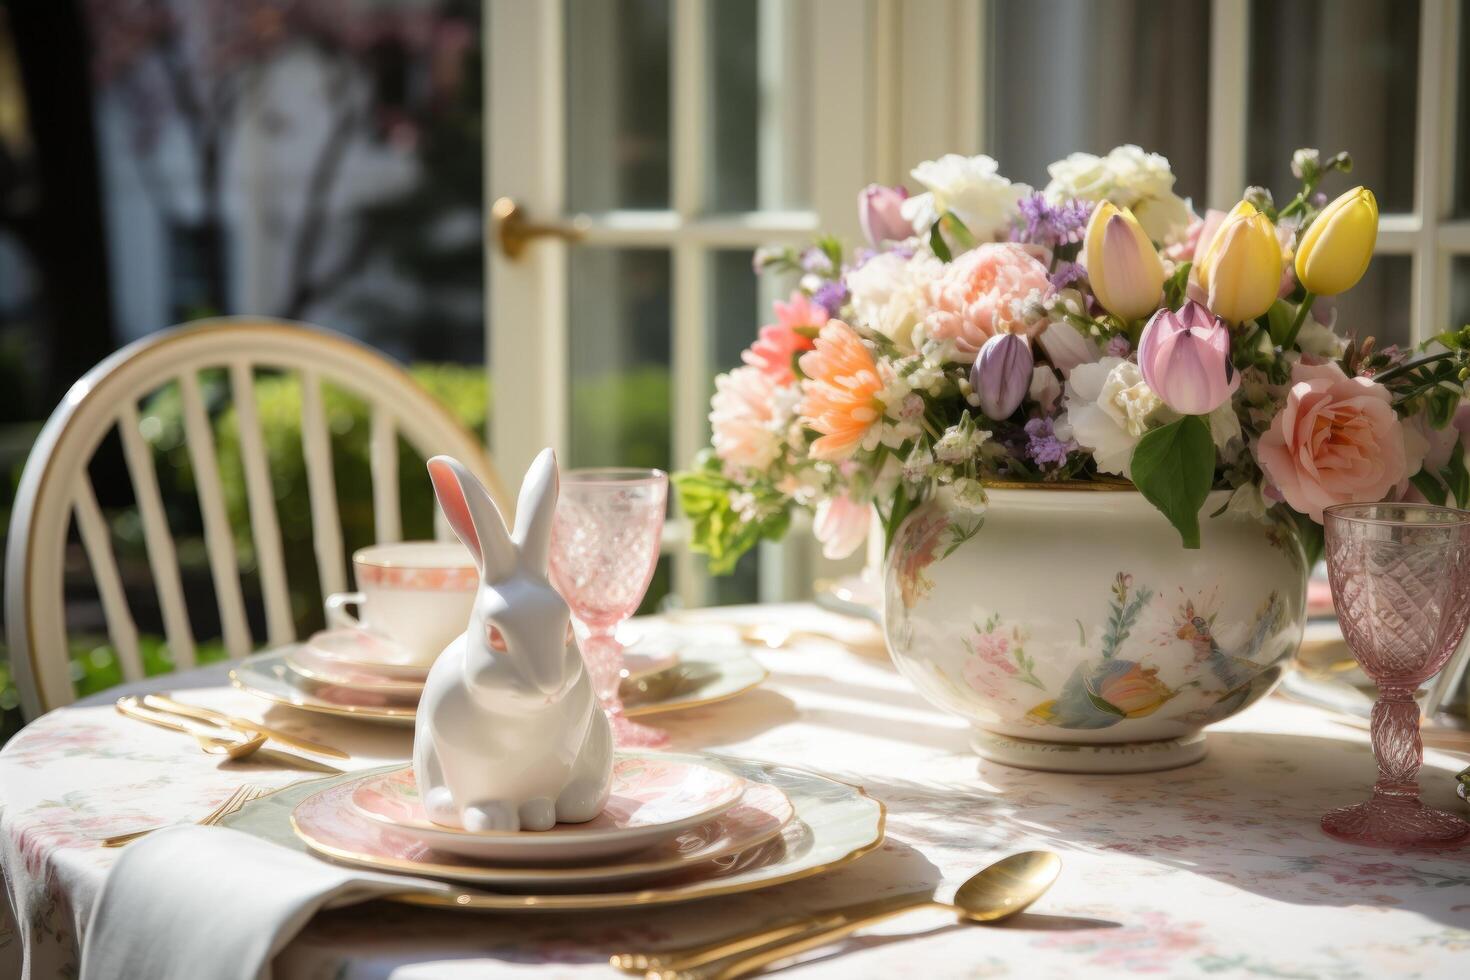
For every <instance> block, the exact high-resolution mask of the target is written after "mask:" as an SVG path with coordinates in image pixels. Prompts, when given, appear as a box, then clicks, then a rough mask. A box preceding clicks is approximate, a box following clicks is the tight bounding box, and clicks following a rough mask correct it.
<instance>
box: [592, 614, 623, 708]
mask: <svg viewBox="0 0 1470 980" xmlns="http://www.w3.org/2000/svg"><path fill="white" fill-rule="evenodd" d="M582 659H583V660H585V661H586V662H587V675H588V678H589V679H590V680H591V681H592V690H593V693H595V694H596V695H597V700H599V701H601V702H602V706H603V707H604V708H606V709H607V710H608V713H609V714H612V715H620V714H622V713H623V698H622V694H621V687H622V683H623V645H622V644H621V643H619V642H618V638H617V637H616V636H615V635H614V634H613V631H612V630H611V629H600V630H598V629H594V630H592V631H590V632H589V633H588V634H587V639H586V640H584V641H583V643H582Z"/></svg>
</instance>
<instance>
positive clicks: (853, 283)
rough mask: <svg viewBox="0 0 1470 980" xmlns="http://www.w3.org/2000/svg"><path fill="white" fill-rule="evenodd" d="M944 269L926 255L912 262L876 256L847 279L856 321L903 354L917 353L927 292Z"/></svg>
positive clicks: (890, 255) (895, 256)
mask: <svg viewBox="0 0 1470 980" xmlns="http://www.w3.org/2000/svg"><path fill="white" fill-rule="evenodd" d="M943 269H944V263H943V262H940V261H939V260H938V259H936V258H935V257H934V256H932V255H928V254H926V253H922V252H921V253H919V254H916V255H914V256H913V257H912V258H908V259H905V258H904V257H903V256H902V255H900V254H899V253H897V252H884V253H883V254H881V255H875V256H873V257H872V258H871V259H869V260H868V261H866V262H864V263H863V264H862V266H861V267H859V268H857V269H854V270H853V271H852V272H849V273H848V274H847V277H846V283H847V288H848V292H849V294H850V296H851V300H850V301H851V303H852V308H853V314H854V318H855V319H856V320H857V322H858V323H859V324H861V325H862V326H864V327H867V328H868V329H870V330H874V331H876V332H878V333H881V334H883V336H885V337H887V338H888V339H889V340H892V341H893V343H894V346H896V347H897V348H898V349H899V350H901V351H911V350H913V349H914V327H915V326H917V325H918V323H919V320H920V318H921V316H922V314H923V306H922V304H923V301H924V291H925V289H926V287H927V286H928V284H929V282H930V280H932V279H933V278H934V277H935V276H937V275H938V274H939V273H940V272H941V271H943Z"/></svg>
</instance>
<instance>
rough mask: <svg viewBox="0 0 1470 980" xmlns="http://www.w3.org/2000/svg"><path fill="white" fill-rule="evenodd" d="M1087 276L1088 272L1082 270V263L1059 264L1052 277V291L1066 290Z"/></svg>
mask: <svg viewBox="0 0 1470 980" xmlns="http://www.w3.org/2000/svg"><path fill="white" fill-rule="evenodd" d="M1085 275H1087V270H1086V269H1084V268H1082V264H1081V263H1080V262H1058V263H1057V267H1056V269H1055V270H1053V271H1052V274H1051V276H1050V277H1048V278H1049V279H1050V281H1051V288H1052V289H1066V288H1067V287H1068V286H1070V285H1072V283H1074V282H1076V281H1077V280H1079V279H1081V278H1082V277H1083V276H1085Z"/></svg>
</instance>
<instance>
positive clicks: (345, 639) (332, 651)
mask: <svg viewBox="0 0 1470 980" xmlns="http://www.w3.org/2000/svg"><path fill="white" fill-rule="evenodd" d="M301 646H302V648H303V649H302V653H303V654H304V655H306V656H308V657H310V658H311V659H313V660H316V661H318V662H319V663H320V664H321V665H323V667H325V668H326V669H331V668H332V667H335V668H337V669H338V670H342V671H345V670H350V671H352V672H353V673H355V674H364V673H367V674H376V675H378V676H379V677H381V678H382V679H384V680H391V681H406V682H410V683H412V682H417V683H419V684H422V683H423V682H424V680H425V679H426V678H427V677H428V676H429V666H430V665H428V664H424V663H420V662H419V661H418V657H417V655H416V654H414V653H413V652H412V651H410V650H405V649H404V648H403V647H401V646H399V645H398V644H397V643H395V642H393V641H392V640H390V639H388V638H387V637H385V636H379V635H377V634H376V633H371V632H369V631H368V630H365V629H350V628H346V627H343V628H339V629H330V630H322V631H320V632H318V633H313V634H312V635H311V636H309V637H308V638H307V640H306V642H305V643H303V644H301Z"/></svg>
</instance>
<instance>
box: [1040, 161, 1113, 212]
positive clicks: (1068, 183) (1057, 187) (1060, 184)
mask: <svg viewBox="0 0 1470 980" xmlns="http://www.w3.org/2000/svg"><path fill="white" fill-rule="evenodd" d="M1046 172H1047V173H1048V174H1049V175H1050V176H1051V181H1050V182H1049V183H1048V184H1047V185H1046V191H1045V193H1046V196H1047V198H1048V199H1049V200H1051V201H1060V200H1064V199H1066V198H1069V197H1075V198H1080V199H1081V200H1084V201H1101V200H1102V199H1103V198H1105V197H1107V196H1108V194H1109V193H1110V192H1111V191H1112V189H1113V175H1112V171H1111V170H1109V169H1108V165H1107V164H1106V163H1105V162H1104V161H1103V158H1102V157H1099V156H1094V155H1093V154H1091V153H1072V154H1069V155H1068V156H1067V157H1066V159H1063V160H1058V161H1057V162H1056V163H1053V164H1052V165H1051V166H1049V167H1047V168H1046Z"/></svg>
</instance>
